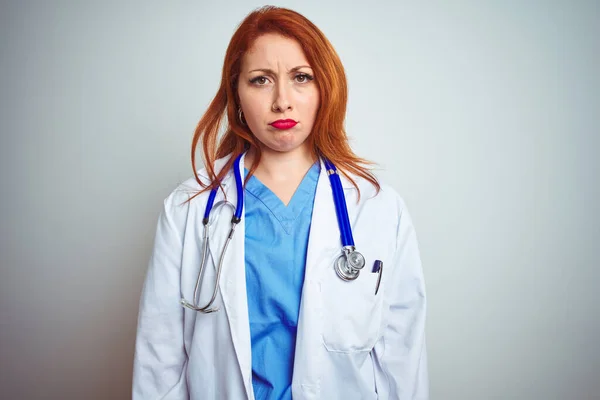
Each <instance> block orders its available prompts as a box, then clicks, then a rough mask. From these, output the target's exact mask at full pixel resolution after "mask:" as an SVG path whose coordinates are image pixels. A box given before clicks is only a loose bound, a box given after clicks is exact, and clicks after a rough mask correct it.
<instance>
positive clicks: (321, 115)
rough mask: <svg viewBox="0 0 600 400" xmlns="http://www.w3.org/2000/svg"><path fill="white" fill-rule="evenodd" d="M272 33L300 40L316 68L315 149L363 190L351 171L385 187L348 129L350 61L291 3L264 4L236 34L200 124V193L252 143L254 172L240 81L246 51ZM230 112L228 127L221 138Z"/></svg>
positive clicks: (194, 146) (195, 144) (197, 136)
mask: <svg viewBox="0 0 600 400" xmlns="http://www.w3.org/2000/svg"><path fill="white" fill-rule="evenodd" d="M267 33H276V34H280V35H282V36H284V37H287V38H290V39H294V40H296V41H297V42H298V43H299V44H300V46H301V47H302V49H303V50H304V53H305V55H306V58H307V59H308V62H309V63H310V65H311V67H312V68H313V71H314V78H315V83H316V84H317V87H318V90H319V95H320V107H319V109H318V111H317V115H316V119H315V123H314V125H313V129H312V132H311V133H310V135H309V136H308V138H307V139H306V140H307V141H308V145H309V148H310V149H311V151H312V152H313V155H315V156H322V157H326V158H327V159H329V160H330V161H331V162H332V163H333V164H334V165H335V166H336V167H337V169H338V170H339V171H340V172H341V173H342V174H344V176H346V177H347V178H348V179H349V180H350V181H351V182H352V184H353V185H354V186H355V187H356V189H357V190H358V185H357V184H356V182H355V181H354V180H353V179H352V176H351V174H354V175H357V176H360V177H362V178H364V179H366V180H367V181H369V182H371V183H372V184H373V185H374V186H375V187H376V189H377V191H379V190H380V186H379V183H378V181H377V178H375V176H374V175H373V174H372V173H371V172H370V170H369V169H368V168H367V167H366V166H367V165H372V164H373V163H372V162H370V161H367V160H365V159H363V158H360V157H358V156H357V155H356V154H354V152H353V151H352V149H351V148H350V145H349V143H348V137H347V135H346V131H345V129H344V119H345V116H346V103H347V98H348V87H347V83H346V74H345V72H344V67H343V66H342V62H341V61H340V58H339V56H338V54H337V53H336V51H335V49H334V48H333V46H332V45H331V43H330V42H329V40H327V38H326V37H325V35H324V34H323V33H322V32H321V31H320V30H319V28H317V27H316V26H315V25H314V24H313V23H312V22H311V21H309V20H308V19H307V18H306V17H304V16H303V15H301V14H299V13H297V12H295V11H292V10H289V9H286V8H280V7H274V6H264V7H261V8H258V9H256V10H254V11H252V12H251V13H250V14H248V16H247V17H246V18H245V19H244V20H243V21H242V22H241V24H240V25H239V26H238V28H237V30H236V31H235V33H234V34H233V37H232V38H231V41H230V42H229V46H228V47H227V52H226V53H225V61H224V63H223V71H222V76H221V85H220V86H219V90H218V91H217V95H216V96H215V98H214V99H213V100H212V102H211V103H210V105H209V106H208V109H207V110H206V112H205V113H204V115H203V116H202V118H201V119H200V122H199V123H198V126H197V127H196V131H195V133H194V139H193V140H192V167H193V169H194V176H195V177H196V181H197V182H198V183H199V185H200V186H201V187H202V188H203V189H202V190H200V191H199V192H198V193H197V194H196V195H198V194H200V193H202V192H204V191H206V190H209V189H213V188H217V187H219V186H221V182H222V180H223V178H224V177H225V175H226V174H227V172H228V171H229V170H230V168H232V166H233V162H234V160H235V156H236V155H239V154H240V153H242V152H244V151H245V150H247V149H249V148H252V149H253V151H255V154H256V157H255V159H254V162H253V165H252V166H251V168H250V171H249V174H248V176H247V178H246V179H248V178H249V177H250V176H251V175H252V174H253V173H254V171H255V170H256V167H257V166H258V163H259V162H260V155H261V151H260V147H259V146H258V140H257V139H256V138H255V136H254V135H253V134H252V132H251V131H250V129H249V128H248V126H247V125H245V124H243V123H242V122H241V121H240V120H239V119H238V108H239V107H240V106H239V97H238V95H237V83H238V77H239V74H240V66H241V63H242V57H243V56H244V54H245V53H246V51H248V50H249V49H250V48H251V46H252V44H253V43H254V41H255V40H256V39H257V38H258V37H259V36H261V35H264V34H267ZM225 115H226V116H227V121H226V128H225V132H224V134H223V135H222V136H221V137H220V138H219V132H220V131H221V129H222V127H223V126H222V125H223V122H224V117H225ZM199 142H202V155H203V159H204V166H205V168H206V170H207V173H208V176H209V178H210V180H211V183H210V184H208V185H206V184H204V183H203V182H202V181H201V180H200V178H199V177H198V173H197V168H196V149H197V147H198V143H199ZM229 154H231V155H233V157H230V159H229V160H228V161H227V163H226V164H225V165H224V167H223V168H221V170H220V171H215V170H214V162H215V160H217V159H219V158H222V157H225V156H227V155H229ZM359 196H360V191H359ZM194 197H195V196H194ZM190 200H191V199H190Z"/></svg>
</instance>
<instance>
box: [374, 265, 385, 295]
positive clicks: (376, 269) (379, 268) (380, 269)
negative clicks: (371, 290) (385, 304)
mask: <svg viewBox="0 0 600 400" xmlns="http://www.w3.org/2000/svg"><path fill="white" fill-rule="evenodd" d="M372 272H373V273H376V274H377V286H375V296H377V293H378V292H379V285H380V284H381V275H382V274H383V261H381V260H375V263H374V264H373V271H372Z"/></svg>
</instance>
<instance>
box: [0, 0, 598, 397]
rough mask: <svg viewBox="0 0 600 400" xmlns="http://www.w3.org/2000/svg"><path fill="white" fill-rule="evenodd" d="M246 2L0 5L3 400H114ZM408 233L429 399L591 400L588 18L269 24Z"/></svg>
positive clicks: (460, 5) (592, 78)
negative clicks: (199, 128)
mask: <svg viewBox="0 0 600 400" xmlns="http://www.w3.org/2000/svg"><path fill="white" fill-rule="evenodd" d="M260 5H263V3H259V2H255V1H223V2H216V1H213V2H211V1H145V2H140V1H138V2H133V1H123V2H117V1H74V0H73V1H11V2H6V1H3V2H2V5H1V8H0V51H1V59H0V93H1V95H0V96H1V97H0V99H1V103H0V131H1V143H0V177H1V185H0V188H1V194H2V196H1V202H0V212H1V215H0V217H1V219H0V235H1V242H0V243H1V247H0V263H1V277H0V324H1V325H0V326H1V331H0V340H1V342H0V398H3V399H90V400H93V399H127V398H129V397H130V393H131V389H130V387H131V375H132V357H133V349H134V340H135V329H136V319H137V311H138V301H139V295H140V291H141V287H142V283H143V279H144V276H145V272H146V267H147V263H148V260H149V256H150V251H151V247H152V243H153V239H154V229H155V226H156V220H157V217H158V213H159V211H160V208H161V204H162V203H161V202H162V200H163V199H164V198H165V197H166V196H167V195H168V194H169V192H170V191H171V190H173V189H174V188H175V187H176V186H177V184H178V183H179V182H181V181H183V180H184V179H186V178H188V177H190V176H191V175H192V169H191V164H190V160H189V158H190V144H191V137H192V134H193V131H194V128H195V125H196V123H197V121H198V120H199V119H200V117H201V115H202V114H203V112H204V110H205V109H206V107H207V105H208V103H209V102H210V100H211V99H212V97H213V96H214V95H215V93H216V89H217V87H218V84H219V80H220V73H221V66H222V62H223V57H224V54H225V49H226V47H227V44H228V41H229V39H230V38H231V35H232V34H233V32H234V30H235V28H236V26H237V25H238V24H239V23H240V22H241V20H242V19H243V18H244V16H245V15H246V14H247V13H249V12H250V11H251V10H252V9H254V8H256V7H258V6H260ZM277 5H281V6H287V7H290V8H292V9H295V10H297V11H299V12H301V13H303V14H304V15H305V16H307V17H308V18H309V19H311V20H312V21H313V22H314V23H315V24H316V25H317V26H319V27H320V28H321V29H322V30H323V32H324V33H325V34H326V35H327V37H328V38H329V39H330V41H331V42H332V43H333V45H334V46H335V48H336V49H337V51H338V52H339V55H340V57H341V59H342V62H343V63H344V65H345V68H346V71H347V76H348V81H349V96H350V97H349V104H348V116H347V124H346V126H347V131H348V133H349V136H350V137H351V141H352V142H351V143H352V146H353V148H354V149H355V151H356V152H357V153H358V154H359V155H361V156H364V157H366V158H368V159H371V160H374V161H375V162H377V163H378V167H377V173H378V175H379V177H380V178H381V179H382V180H384V181H386V182H387V183H390V184H391V185H392V186H394V187H395V188H396V189H397V190H398V191H399V192H400V193H401V195H402V196H403V197H404V199H405V200H406V202H407V204H408V208H409V210H410V211H411V213H412V215H413V218H414V222H415V226H416V229H417V234H418V237H419V241H420V248H421V252H422V259H423V267H424V271H425V277H426V284H427V293H428V325H427V335H428V347H429V366H430V379H431V398H432V399H435V400H445V399H450V400H454V399H457V400H459V399H460V400H463V399H468V400H470V399H473V400H480V399H522V400H530V399H540V400H542V399H544V400H550V399H569V400H578V399H600V379H599V378H600V345H599V344H598V339H599V338H600V298H599V297H600V296H599V295H598V290H599V282H600V273H599V272H598V271H599V267H600V253H599V250H598V246H599V239H600V218H599V211H600V210H599V206H598V203H599V200H600V198H599V195H600V193H599V188H600V177H599V175H600V174H599V173H600V163H599V161H598V156H599V154H598V153H599V150H600V133H599V128H598V124H597V121H598V116H599V114H600V95H599V93H600V79H599V71H600V6H599V3H598V2H597V1H528V2H517V1H500V0H497V1H475V0H472V1H470V0H465V1H461V0H459V1H455V2H444V1H433V2H417V1H375V0H372V1H368V2H367V1H356V2H334V1H322V0H304V1H282V2H280V3H279V4H277Z"/></svg>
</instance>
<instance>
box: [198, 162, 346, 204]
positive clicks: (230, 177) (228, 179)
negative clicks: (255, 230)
mask: <svg viewBox="0 0 600 400" xmlns="http://www.w3.org/2000/svg"><path fill="white" fill-rule="evenodd" d="M230 158H231V154H230V155H227V156H225V157H223V158H219V159H218V160H216V161H215V166H214V170H215V172H216V173H217V174H218V172H219V171H221V169H222V168H223V167H224V166H225V164H227V162H228V161H229V159H230ZM240 161H241V162H240V169H241V171H240V172H241V176H242V177H243V176H244V169H243V168H244V157H242V159H241V160H240ZM319 162H320V164H321V171H324V170H325V164H324V162H323V160H322V159H320V160H319ZM198 175H199V176H201V177H202V178H204V180H205V181H206V182H210V178H209V176H208V172H207V170H206V168H202V169H201V170H200V171H198ZM339 175H340V180H341V182H342V188H344V189H352V188H355V186H354V185H353V184H352V182H351V181H350V180H349V179H348V178H347V177H346V176H344V175H343V174H339ZM233 182H235V176H234V174H233V169H232V170H230V171H227V174H226V175H225V177H224V178H223V182H222V185H223V187H224V188H226V187H227V186H229V185H230V184H231V183H233ZM228 198H229V197H228Z"/></svg>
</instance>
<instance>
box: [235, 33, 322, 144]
mask: <svg viewBox="0 0 600 400" xmlns="http://www.w3.org/2000/svg"><path fill="white" fill-rule="evenodd" d="M313 77H314V74H313V70H312V68H311V67H310V65H309V64H308V61H307V60H306V57H305V55H304V52H303V51H302V48H301V47H300V44H299V43H298V42H297V41H295V40H293V39H288V38H285V37H283V36H280V35H277V34H265V35H263V36H260V37H259V38H258V39H256V41H255V42H254V44H253V46H252V47H251V48H250V49H249V50H248V51H247V52H246V54H245V55H244V57H243V59H242V64H241V70H240V76H239V79H238V96H239V99H240V104H241V107H242V112H243V113H244V120H245V122H246V124H248V128H250V130H251V131H252V133H253V134H254V136H256V138H257V139H258V140H259V142H260V143H261V144H262V150H263V151H269V150H271V151H276V152H290V151H294V150H299V149H302V147H303V146H304V145H305V141H306V138H307V137H308V135H310V133H311V131H312V128H313V124H314V122H315V117H316V115H317V109H318V108H319V90H318V88H317V85H316V84H315V82H314V80H313ZM282 120H288V121H287V122H286V121H282ZM278 121H279V123H278Z"/></svg>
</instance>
